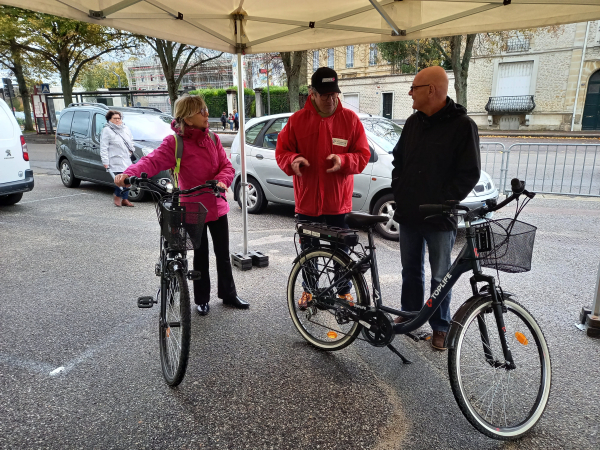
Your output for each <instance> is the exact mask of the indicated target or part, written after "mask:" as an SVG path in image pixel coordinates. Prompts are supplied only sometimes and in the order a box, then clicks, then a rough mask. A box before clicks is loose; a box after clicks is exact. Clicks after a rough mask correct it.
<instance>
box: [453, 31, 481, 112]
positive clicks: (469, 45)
mask: <svg viewBox="0 0 600 450" xmlns="http://www.w3.org/2000/svg"><path fill="white" fill-rule="evenodd" d="M475 36H476V35H475V34H468V35H467V42H466V44H465V52H464V54H463V55H462V58H461V50H462V36H452V37H451V38H450V58H451V61H452V71H453V72H454V89H455V90H456V103H458V104H459V105H462V106H464V107H465V108H467V79H468V77H469V63H470V62H471V56H472V54H473V44H474V42H475Z"/></svg>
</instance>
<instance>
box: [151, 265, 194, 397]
mask: <svg viewBox="0 0 600 450" xmlns="http://www.w3.org/2000/svg"><path fill="white" fill-rule="evenodd" d="M158 334H159V347H160V363H161V366H162V372H163V376H164V378H165V381H166V382H167V384H168V385H169V386H171V387H175V386H177V385H179V383H181V381H182V380H183V377H184V376H185V370H186V368H187V363H188V357H189V353H190V337H191V317H190V294H189V289H188V284H187V280H186V278H185V277H184V276H183V273H182V272H181V271H180V270H176V271H170V273H168V274H165V275H164V283H163V287H162V289H161V305H160V321H159V333H158Z"/></svg>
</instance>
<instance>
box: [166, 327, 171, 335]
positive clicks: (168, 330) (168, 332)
mask: <svg viewBox="0 0 600 450" xmlns="http://www.w3.org/2000/svg"><path fill="white" fill-rule="evenodd" d="M170 336H171V327H169V328H167V337H170Z"/></svg>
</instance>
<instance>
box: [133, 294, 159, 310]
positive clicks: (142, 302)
mask: <svg viewBox="0 0 600 450" xmlns="http://www.w3.org/2000/svg"><path fill="white" fill-rule="evenodd" d="M155 303H156V302H155V301H154V297H150V296H145V297H138V299H137V305H138V308H152V307H153V306H154V304H155Z"/></svg>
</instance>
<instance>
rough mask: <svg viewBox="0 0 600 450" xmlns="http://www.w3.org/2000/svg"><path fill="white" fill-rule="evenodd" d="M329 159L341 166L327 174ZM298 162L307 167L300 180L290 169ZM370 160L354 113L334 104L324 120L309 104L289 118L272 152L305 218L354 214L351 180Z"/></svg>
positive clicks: (297, 206) (304, 168)
mask: <svg viewBox="0 0 600 450" xmlns="http://www.w3.org/2000/svg"><path fill="white" fill-rule="evenodd" d="M332 153H335V154H337V155H338V156H339V157H340V159H341V162H342V166H341V168H340V170H338V171H337V172H332V173H327V172H326V170H327V169H330V168H331V167H332V166H333V163H332V162H331V161H329V160H326V158H327V156H329V155H330V154H332ZM298 156H303V157H304V158H305V159H306V160H307V161H308V163H309V164H310V166H308V167H306V166H303V167H301V168H300V171H301V172H302V176H301V177H298V176H296V175H295V174H294V171H293V170H292V166H291V164H292V161H294V159H296V158H297V157H298ZM370 157H371V151H370V150H369V143H368V142H367V136H366V134H365V129H364V128H363V126H362V123H361V122H360V120H359V118H358V116H357V115H356V114H355V113H354V111H351V110H349V109H346V108H344V107H343V106H342V103H341V102H338V105H337V108H336V110H335V112H334V113H333V114H332V115H331V116H329V117H326V118H324V119H323V118H322V117H321V116H319V114H318V113H317V110H316V109H315V107H314V105H313V104H312V102H311V100H310V98H309V99H308V100H307V101H306V104H305V105H304V108H303V109H301V110H300V111H297V112H296V113H294V114H293V115H292V116H291V117H290V118H289V120H288V123H287V124H286V126H285V127H284V128H283V130H281V132H280V133H279V136H278V137H277V149H276V150H275V158H276V159H277V164H278V165H279V167H280V168H281V170H283V171H284V172H285V173H286V174H287V175H293V176H294V200H295V202H296V212H297V213H300V214H305V215H307V216H320V215H323V214H345V213H348V212H350V211H352V192H353V189H354V176H353V175H354V174H355V173H361V172H362V171H363V170H364V168H365V167H366V166H367V163H368V162H369V158H370Z"/></svg>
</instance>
